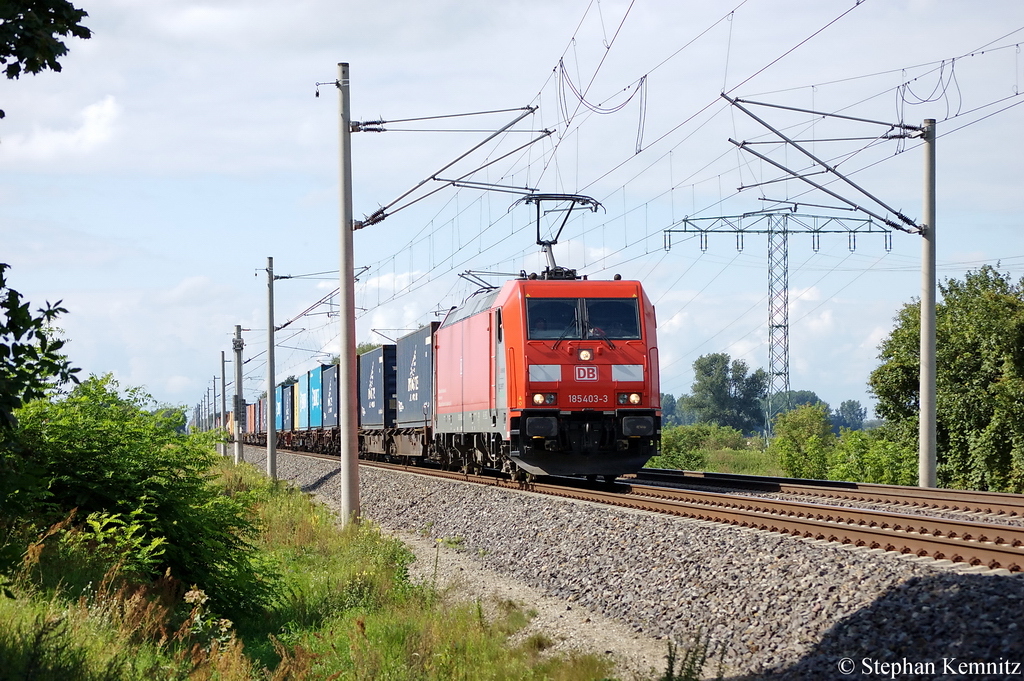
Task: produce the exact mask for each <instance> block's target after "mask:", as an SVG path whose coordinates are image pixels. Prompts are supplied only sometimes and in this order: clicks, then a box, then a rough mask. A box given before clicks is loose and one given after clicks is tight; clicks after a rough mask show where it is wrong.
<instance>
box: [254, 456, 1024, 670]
mask: <svg viewBox="0 0 1024 681" xmlns="http://www.w3.org/2000/svg"><path fill="white" fill-rule="evenodd" d="M246 454H247V458H248V457H250V456H251V458H250V459H249V460H250V461H251V462H252V463H253V464H254V465H256V466H262V465H263V456H264V455H265V452H263V451H261V450H258V449H252V448H247V452H246ZM278 456H279V459H278V474H279V476H280V477H281V478H284V479H291V480H294V481H295V483H296V484H298V485H300V486H301V487H302V488H303V489H306V490H307V491H310V492H312V493H315V494H317V495H318V496H319V497H320V498H321V500H322V501H324V503H327V504H329V505H332V506H335V507H336V501H337V499H338V496H339V495H338V484H337V482H338V480H337V478H338V476H337V467H336V464H333V465H332V464H331V463H330V462H327V461H319V460H314V459H308V458H304V457H294V456H290V455H288V454H287V453H284V452H279V455H278ZM360 495H361V507H362V514H363V515H364V517H366V518H369V519H371V520H373V521H374V522H375V523H377V524H379V525H380V526H381V527H382V528H383V529H385V530H388V531H392V532H399V533H407V534H414V535H416V536H419V537H424V538H427V539H430V540H432V541H435V543H436V540H438V539H441V540H446V543H447V544H455V545H458V546H459V547H460V549H461V550H462V553H463V555H464V556H465V557H466V558H467V559H470V560H471V561H472V562H473V563H474V564H479V565H481V566H483V567H485V568H487V569H488V570H490V571H491V572H493V573H496V574H497V575H500V576H504V577H506V578H508V579H509V580H511V581H516V582H521V583H523V584H525V585H528V586H529V587H532V588H533V589H535V590H536V591H537V592H540V593H543V594H546V595H547V596H549V597H553V598H555V599H560V600H561V602H563V603H565V604H566V607H568V608H571V609H580V608H582V609H585V610H589V611H591V612H593V613H598V614H600V615H602V616H604V617H607V618H611V619H614V620H617V621H619V622H621V623H624V624H625V625H627V626H628V627H629V629H630V630H632V632H634V634H633V635H635V636H637V637H638V638H637V645H640V643H641V642H640V639H641V638H642V639H644V642H643V644H644V645H647V644H649V642H650V639H662V640H664V639H674V640H678V641H683V642H686V641H689V640H691V639H692V637H693V635H694V634H696V633H697V632H703V633H704V634H705V635H709V636H710V637H711V641H712V646H713V647H719V648H720V649H721V648H724V651H725V653H724V654H725V662H726V665H727V669H728V671H729V678H735V679H739V678H744V679H755V678H771V679H832V678H847V677H851V678H852V677H856V678H908V679H909V678H928V679H931V678H950V679H953V678H971V679H1006V678H1024V635H1022V630H1021V628H1022V627H1024V576H1022V575H1007V574H993V573H981V572H979V573H977V574H966V573H963V572H961V571H959V570H952V569H949V568H948V567H946V566H943V565H942V564H941V563H936V562H935V561H931V560H928V559H923V560H922V559H916V558H913V559H908V558H907V557H900V556H896V555H893V554H889V553H884V552H879V551H865V550H861V549H851V548H850V547H842V546H837V545H834V544H831V543H826V542H813V541H803V540H797V539H793V538H791V537H786V536H783V535H779V534H775V533H768V532H761V531H753V530H744V529H738V528H733V527H729V526H724V525H720V524H713V523H706V522H701V521H694V520H687V519H680V518H671V517H666V516H660V515H655V514H650V513H646V512H637V511H629V510H623V509H618V508H608V507H604V506H599V505H596V504H591V503H585V502H576V501H571V500H565V499H556V498H552V497H546V496H541V495H536V494H530V493H522V492H516V491H511V490H504V489H499V488H494V487H484V486H479V485H469V484H463V483H458V482H451V481H444V480H437V479H428V478H425V477H422V476H418V475H415V474H412V473H402V472H393V471H385V470H381V469H374V468H369V467H361V468H360ZM462 569H463V570H465V568H462ZM1000 572H1002V571H1000ZM645 659H648V660H649V656H648V657H647V658H645ZM970 665H973V666H970ZM979 665H980V666H979ZM1015 665H1020V666H1019V667H1015ZM634 668H635V667H634Z"/></svg>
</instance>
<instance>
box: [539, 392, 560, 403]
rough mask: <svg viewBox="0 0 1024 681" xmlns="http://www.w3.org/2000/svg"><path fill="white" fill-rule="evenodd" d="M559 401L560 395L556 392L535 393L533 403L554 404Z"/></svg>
mask: <svg viewBox="0 0 1024 681" xmlns="http://www.w3.org/2000/svg"><path fill="white" fill-rule="evenodd" d="M556 402H558V396H557V395H556V394H555V393H534V394H533V403H534V404H536V405H537V406H540V405H542V404H546V405H552V404H555V403H556Z"/></svg>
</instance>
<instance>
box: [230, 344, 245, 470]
mask: <svg viewBox="0 0 1024 681" xmlns="http://www.w3.org/2000/svg"><path fill="white" fill-rule="evenodd" d="M244 347H245V342H244V341H242V327H241V326H240V325H237V324H236V325H235V338H234V340H232V341H231V349H232V350H234V351H235V408H234V412H235V432H234V433H233V435H234V439H235V465H236V466H237V465H238V464H239V463H240V462H242V461H244V460H245V455H244V454H243V452H242V418H241V417H244V415H245V400H243V399H242V348H244Z"/></svg>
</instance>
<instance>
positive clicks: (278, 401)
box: [274, 386, 284, 432]
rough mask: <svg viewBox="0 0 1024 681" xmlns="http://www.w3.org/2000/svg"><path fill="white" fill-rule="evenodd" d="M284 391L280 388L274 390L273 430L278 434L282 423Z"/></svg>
mask: <svg viewBox="0 0 1024 681" xmlns="http://www.w3.org/2000/svg"><path fill="white" fill-rule="evenodd" d="M282 395H284V390H282V389H281V386H277V387H276V388H274V429H275V430H277V431H278V432H280V431H281V430H282V428H281V426H282V424H283V423H284V398H283V397H282Z"/></svg>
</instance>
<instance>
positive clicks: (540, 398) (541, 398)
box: [533, 393, 544, 404]
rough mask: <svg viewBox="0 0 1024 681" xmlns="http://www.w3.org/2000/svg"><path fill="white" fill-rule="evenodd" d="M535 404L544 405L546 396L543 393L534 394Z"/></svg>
mask: <svg viewBox="0 0 1024 681" xmlns="http://www.w3.org/2000/svg"><path fill="white" fill-rule="evenodd" d="M533 403H534V404H544V394H543V393H534V394H533Z"/></svg>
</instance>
